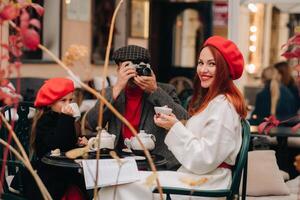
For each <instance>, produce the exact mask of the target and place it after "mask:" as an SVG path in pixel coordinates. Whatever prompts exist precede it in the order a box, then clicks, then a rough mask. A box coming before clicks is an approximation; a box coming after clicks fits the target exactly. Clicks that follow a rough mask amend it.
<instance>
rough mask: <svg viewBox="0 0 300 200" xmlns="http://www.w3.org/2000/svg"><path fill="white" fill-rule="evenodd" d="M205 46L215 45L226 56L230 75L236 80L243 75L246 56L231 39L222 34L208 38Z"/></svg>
mask: <svg viewBox="0 0 300 200" xmlns="http://www.w3.org/2000/svg"><path fill="white" fill-rule="evenodd" d="M204 46H213V47H215V48H216V49H218V50H219V52H220V53H221V54H222V55H223V57H224V58H225V60H226V62H227V64H228V67H229V72H230V77H231V78H232V79H233V80H235V79H238V78H240V77H241V76H242V74H243V69H244V58H243V55H242V53H241V52H240V50H239V49H238V47H237V46H236V45H235V44H234V43H233V42H232V41H231V40H227V39H225V38H223V37H220V36H212V37H210V38H208V39H207V40H206V41H205V43H204Z"/></svg>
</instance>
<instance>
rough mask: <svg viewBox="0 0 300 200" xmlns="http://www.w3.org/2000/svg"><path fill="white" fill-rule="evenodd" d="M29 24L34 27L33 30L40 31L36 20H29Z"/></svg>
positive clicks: (39, 24) (38, 22)
mask: <svg viewBox="0 0 300 200" xmlns="http://www.w3.org/2000/svg"><path fill="white" fill-rule="evenodd" d="M29 24H30V25H32V26H34V27H35V28H38V29H41V23H40V21H39V20H37V19H31V20H30V21H29Z"/></svg>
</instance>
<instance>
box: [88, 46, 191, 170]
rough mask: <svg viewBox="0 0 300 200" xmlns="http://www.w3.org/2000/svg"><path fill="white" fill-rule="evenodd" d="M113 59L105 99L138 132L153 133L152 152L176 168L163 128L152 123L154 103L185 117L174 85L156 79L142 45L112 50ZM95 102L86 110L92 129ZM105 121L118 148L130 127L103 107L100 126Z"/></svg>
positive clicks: (122, 144)
mask: <svg viewBox="0 0 300 200" xmlns="http://www.w3.org/2000/svg"><path fill="white" fill-rule="evenodd" d="M113 59H114V61H115V62H116V64H117V65H118V68H117V82H116V84H115V85H114V86H113V87H108V88H106V89H105V90H106V91H105V92H106V93H105V95H106V99H107V100H108V101H110V102H111V103H112V104H113V105H114V106H115V108H116V109H117V110H118V111H119V112H120V113H122V114H123V115H124V117H125V118H126V119H127V120H128V121H129V122H130V123H131V124H132V125H133V127H134V128H135V129H136V130H137V131H138V132H139V131H140V130H145V132H146V133H148V134H153V135H154V136H155V137H156V143H155V149H154V150H153V151H152V153H153V154H157V155H161V156H163V157H164V158H165V159H167V161H168V164H167V168H168V169H176V167H179V163H178V161H177V160H176V158H175V157H174V156H173V154H172V153H171V152H170V151H169V150H168V148H167V146H166V145H165V143H164V138H165V136H166V134H165V133H164V132H165V129H163V128H160V127H158V126H156V125H155V124H154V120H153V117H154V115H155V111H154V106H168V107H169V108H171V109H172V110H173V113H174V114H175V115H176V117H177V118H178V119H180V120H181V119H186V118H187V117H188V115H187V112H186V110H185V109H184V108H183V107H182V106H181V105H180V101H179V99H178V97H177V94H176V90H175V88H174V87H173V86H172V85H170V84H165V83H158V82H156V77H155V74H154V73H153V71H152V69H151V66H150V64H149V63H150V54H149V51H148V50H147V49H145V48H143V47H139V46H136V45H129V46H125V47H122V48H119V49H118V50H116V51H115V52H114V54H113ZM98 111H99V102H97V104H96V105H95V107H93V108H92V109H91V110H90V111H89V113H88V114H87V122H88V125H89V126H90V127H91V128H93V129H96V127H97V120H98ZM106 125H108V132H109V133H111V134H115V135H116V141H115V146H116V147H115V149H116V151H119V152H121V151H122V149H123V148H125V146H124V140H125V139H126V138H129V139H130V137H131V136H133V135H132V133H131V131H130V130H129V129H128V128H127V126H125V125H124V124H122V123H121V121H120V120H119V119H118V118H117V117H116V116H114V115H113V114H112V113H111V112H110V110H109V109H108V108H107V107H104V114H103V127H105V126H106Z"/></svg>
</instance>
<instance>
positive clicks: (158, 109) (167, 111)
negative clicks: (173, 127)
mask: <svg viewBox="0 0 300 200" xmlns="http://www.w3.org/2000/svg"><path fill="white" fill-rule="evenodd" d="M154 110H155V113H156V114H158V113H162V114H165V115H170V114H171V113H172V108H168V107H166V106H161V107H159V106H155V107H154Z"/></svg>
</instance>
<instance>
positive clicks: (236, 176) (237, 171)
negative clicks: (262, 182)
mask: <svg viewBox="0 0 300 200" xmlns="http://www.w3.org/2000/svg"><path fill="white" fill-rule="evenodd" d="M241 123H242V137H243V140H242V145H241V149H240V152H239V155H238V157H237V159H236V164H235V167H234V169H233V173H232V184H231V188H230V190H231V192H232V193H233V194H239V186H240V183H241V179H242V174H243V176H244V179H246V180H247V177H246V176H247V173H245V171H244V173H243V170H244V169H245V167H247V160H248V149H249V144H250V125H249V123H248V122H247V121H246V120H242V121H241Z"/></svg>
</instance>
